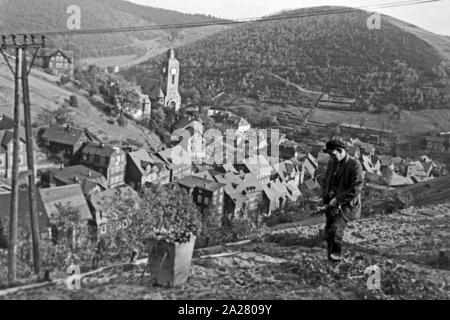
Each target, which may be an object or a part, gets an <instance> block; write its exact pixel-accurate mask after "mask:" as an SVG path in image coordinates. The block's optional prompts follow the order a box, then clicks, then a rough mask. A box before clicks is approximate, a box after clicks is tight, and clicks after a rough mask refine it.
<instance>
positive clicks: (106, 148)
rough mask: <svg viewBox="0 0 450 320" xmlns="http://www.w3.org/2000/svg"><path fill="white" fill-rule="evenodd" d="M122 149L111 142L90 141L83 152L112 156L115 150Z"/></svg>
mask: <svg viewBox="0 0 450 320" xmlns="http://www.w3.org/2000/svg"><path fill="white" fill-rule="evenodd" d="M118 150H120V148H118V147H114V146H112V145H110V144H103V143H99V142H88V143H87V144H86V146H84V148H83V150H82V152H83V153H84V154H94V155H99V156H104V157H110V156H111V155H112V154H113V153H114V152H116V151H118Z"/></svg>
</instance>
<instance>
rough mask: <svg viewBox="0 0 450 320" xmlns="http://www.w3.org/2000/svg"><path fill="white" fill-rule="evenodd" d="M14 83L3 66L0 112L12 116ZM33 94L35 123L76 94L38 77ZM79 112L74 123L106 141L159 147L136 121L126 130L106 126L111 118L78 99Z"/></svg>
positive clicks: (32, 84) (32, 81)
mask: <svg viewBox="0 0 450 320" xmlns="http://www.w3.org/2000/svg"><path fill="white" fill-rule="evenodd" d="M13 85H14V83H13V80H12V75H11V74H10V71H9V70H8V69H7V67H6V66H5V65H4V64H1V65H0V112H1V113H5V114H7V115H9V116H12V111H13V110H12V107H11V106H12V105H13V99H14V95H13ZM30 93H31V103H32V109H31V113H32V121H35V120H36V116H37V114H39V113H40V112H41V111H42V110H44V109H45V110H55V109H57V108H58V107H59V106H60V105H61V103H63V102H64V100H65V99H69V97H70V95H71V94H72V93H71V92H70V91H67V90H65V89H63V88H60V87H58V86H56V85H54V84H51V83H49V82H47V81H44V80H42V79H39V78H37V77H35V76H31V77H30ZM78 101H79V108H78V109H72V111H73V113H74V122H75V124H76V125H77V126H80V127H83V128H88V129H89V130H91V131H92V132H93V133H94V134H96V135H98V136H99V138H101V139H102V140H104V141H114V140H126V139H128V138H129V139H133V140H137V141H139V142H141V143H143V144H147V145H148V144H150V145H152V146H154V147H157V146H159V143H160V142H159V139H158V138H157V137H156V136H155V135H154V134H151V133H149V132H145V133H144V132H143V131H142V129H140V127H138V126H137V125H135V124H134V123H133V122H132V121H129V122H128V126H127V127H125V128H123V127H119V126H118V125H117V124H114V125H111V124H109V123H107V122H106V120H107V117H106V116H105V115H104V114H103V113H101V112H100V111H98V110H97V109H96V108H95V107H94V106H92V105H91V104H90V103H89V101H88V100H87V99H86V98H84V97H82V96H78Z"/></svg>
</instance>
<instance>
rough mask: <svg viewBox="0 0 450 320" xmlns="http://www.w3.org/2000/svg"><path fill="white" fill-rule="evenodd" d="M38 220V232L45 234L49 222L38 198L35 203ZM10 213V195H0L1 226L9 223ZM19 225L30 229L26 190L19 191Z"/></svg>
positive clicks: (5, 193)
mask: <svg viewBox="0 0 450 320" xmlns="http://www.w3.org/2000/svg"><path fill="white" fill-rule="evenodd" d="M37 209H38V220H39V230H40V232H46V231H47V230H48V228H50V220H49V218H48V216H47V214H46V211H45V208H44V206H43V204H42V202H41V201H40V198H39V197H38V201H37ZM10 212H11V193H10V192H4V193H0V220H2V222H3V225H5V224H6V221H9V217H10ZM19 224H20V225H22V226H24V227H25V228H27V229H28V228H30V205H29V200H28V190H20V191H19Z"/></svg>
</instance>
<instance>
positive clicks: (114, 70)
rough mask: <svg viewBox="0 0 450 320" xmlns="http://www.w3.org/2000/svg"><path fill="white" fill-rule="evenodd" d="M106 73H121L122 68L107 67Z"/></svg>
mask: <svg viewBox="0 0 450 320" xmlns="http://www.w3.org/2000/svg"><path fill="white" fill-rule="evenodd" d="M105 72H106V73H119V72H120V67H119V66H109V67H106V69H105Z"/></svg>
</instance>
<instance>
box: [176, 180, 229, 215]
mask: <svg viewBox="0 0 450 320" xmlns="http://www.w3.org/2000/svg"><path fill="white" fill-rule="evenodd" d="M174 184H177V185H179V186H180V187H181V189H183V190H186V191H187V192H189V194H190V195H191V196H192V197H193V201H194V203H195V204H196V205H197V206H198V207H199V209H200V211H201V212H202V213H205V212H206V211H208V212H210V213H211V214H213V215H217V216H222V215H223V209H224V202H223V201H224V187H225V184H223V183H219V182H217V181H214V180H208V179H203V178H200V177H196V176H188V177H184V178H183V179H180V180H177V181H175V182H174Z"/></svg>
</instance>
